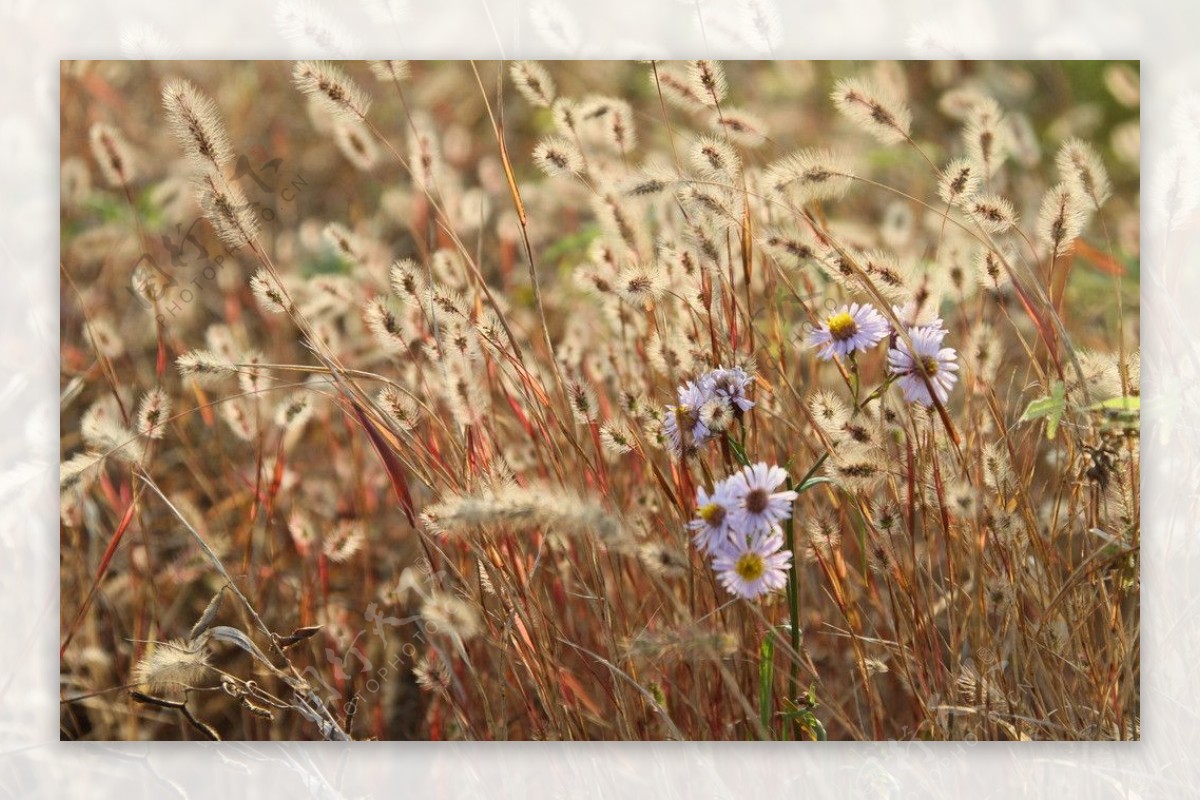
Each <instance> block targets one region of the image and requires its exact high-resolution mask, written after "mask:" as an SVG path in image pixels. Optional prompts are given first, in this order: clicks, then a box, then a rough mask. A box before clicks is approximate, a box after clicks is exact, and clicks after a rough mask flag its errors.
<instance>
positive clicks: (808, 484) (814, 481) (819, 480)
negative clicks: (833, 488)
mask: <svg viewBox="0 0 1200 801" xmlns="http://www.w3.org/2000/svg"><path fill="white" fill-rule="evenodd" d="M832 483H833V482H832V481H831V480H829V479H828V478H827V477H825V476H815V477H813V478H810V479H809V480H808V481H805V482H804V483H803V484H801V485H800V486H798V487H796V492H804V491H805V490H808V489H812V488H813V487H815V486H817V485H818V484H832Z"/></svg>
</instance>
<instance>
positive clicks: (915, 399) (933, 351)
mask: <svg viewBox="0 0 1200 801" xmlns="http://www.w3.org/2000/svg"><path fill="white" fill-rule="evenodd" d="M945 336H946V331H945V330H944V329H942V328H935V327H932V326H924V327H920V328H910V329H908V338H909V339H910V340H912V347H911V349H910V347H909V344H908V343H907V342H905V341H904V340H903V339H901V338H897V340H896V346H895V347H894V348H891V349H890V350H889V351H888V370H889V371H891V372H892V374H893V375H896V376H899V381H898V382H897V383H898V384H899V385H900V389H901V391H903V392H904V399H905V400H907V401H909V402H910V403H919V404H921V405H922V406H933V405H934V404H933V398H934V397H935V396H936V397H937V399H938V401H939V402H940V403H945V402H946V399H947V398H949V397H950V390H951V389H953V387H954V382H955V381H957V380H958V375H957V373H958V352H957V351H955V350H954V348H943V347H942V339H943V338H944V337H945ZM926 379H928V383H926ZM930 388H932V389H933V395H930V393H929V390H930Z"/></svg>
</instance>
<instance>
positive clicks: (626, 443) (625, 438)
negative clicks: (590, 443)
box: [600, 420, 637, 457]
mask: <svg viewBox="0 0 1200 801" xmlns="http://www.w3.org/2000/svg"><path fill="white" fill-rule="evenodd" d="M636 442H637V441H636V440H635V439H634V438H633V434H632V433H630V431H629V429H628V428H626V427H625V426H624V425H623V424H621V423H619V422H615V421H611V420H610V421H609V422H607V423H605V424H604V425H602V426H600V447H602V448H604V452H605V453H606V454H608V455H609V456H610V457H617V456H624V455H625V454H627V453H629V452H630V451H632V450H633V449H634V447H635V445H636Z"/></svg>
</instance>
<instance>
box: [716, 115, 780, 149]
mask: <svg viewBox="0 0 1200 801" xmlns="http://www.w3.org/2000/svg"><path fill="white" fill-rule="evenodd" d="M709 127H711V128H712V129H713V130H715V131H719V132H720V133H722V134H724V135H725V136H726V137H727V138H728V139H729V141H731V142H735V143H737V144H739V145H741V146H742V147H748V148H755V147H760V146H761V145H762V144H763V143H764V142H766V141H767V133H768V128H767V124H766V122H764V121H763V119H762V118H761V117H759V116H757V115H755V114H751V113H750V112H749V111H744V110H742V109H740V108H728V107H723V108H722V109H721V112H720V113H719V114H718V113H715V112H714V113H713V114H712V116H711V118H710V120H709Z"/></svg>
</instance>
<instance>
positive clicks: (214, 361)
mask: <svg viewBox="0 0 1200 801" xmlns="http://www.w3.org/2000/svg"><path fill="white" fill-rule="evenodd" d="M175 365H176V367H178V368H179V375H180V376H181V377H183V378H190V379H192V380H193V381H195V382H196V383H197V384H199V385H200V386H202V387H215V386H217V385H218V384H220V383H221V382H222V381H224V380H225V379H226V378H229V377H230V376H232V375H234V374H235V373H236V372H237V368H236V367H234V366H233V363H232V362H230V361H229V360H227V359H225V358H223V357H221V356H218V355H217V354H215V353H213V352H212V351H209V350H200V349H197V350H190V351H188V352H187V353H185V354H183V355H182V356H180V357H179V358H178V359H176V360H175Z"/></svg>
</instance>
